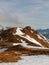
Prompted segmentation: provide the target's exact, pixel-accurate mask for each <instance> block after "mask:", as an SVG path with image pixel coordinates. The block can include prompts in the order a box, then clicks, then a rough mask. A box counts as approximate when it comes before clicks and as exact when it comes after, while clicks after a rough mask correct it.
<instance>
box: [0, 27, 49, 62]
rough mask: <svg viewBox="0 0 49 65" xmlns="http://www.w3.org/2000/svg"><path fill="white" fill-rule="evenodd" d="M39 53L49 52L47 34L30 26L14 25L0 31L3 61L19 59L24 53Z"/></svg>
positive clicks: (0, 47) (0, 54) (0, 48)
mask: <svg viewBox="0 0 49 65" xmlns="http://www.w3.org/2000/svg"><path fill="white" fill-rule="evenodd" d="M2 49H3V51H2ZM39 54H49V42H48V40H47V39H46V37H45V36H43V35H42V34H40V33H38V32H37V31H35V30H34V29H32V28H31V27H30V26H27V27H25V28H20V27H13V28H9V29H4V30H2V31H1V32H0V58H2V60H1V59H0V61H1V62H5V61H6V62H9V61H11V62H13V61H17V60H20V59H21V58H20V56H22V55H39ZM6 56H8V57H6ZM16 57H17V58H16ZM4 58H5V59H6V60H5V59H4Z"/></svg>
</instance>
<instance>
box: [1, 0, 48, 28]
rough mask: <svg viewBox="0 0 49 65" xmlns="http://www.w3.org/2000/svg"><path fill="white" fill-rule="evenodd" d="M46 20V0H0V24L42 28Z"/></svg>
mask: <svg viewBox="0 0 49 65" xmlns="http://www.w3.org/2000/svg"><path fill="white" fill-rule="evenodd" d="M48 21H49V1H48V0H0V24H3V25H4V24H5V25H11V26H16V25H18V26H19V25H20V26H25V25H31V26H33V27H35V28H40V27H41V28H42V27H45V24H46V23H48ZM41 22H42V23H43V24H42V23H41ZM48 24H49V23H48ZM47 27H48V26H47Z"/></svg>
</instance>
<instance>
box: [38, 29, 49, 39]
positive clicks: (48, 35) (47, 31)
mask: <svg viewBox="0 0 49 65" xmlns="http://www.w3.org/2000/svg"><path fill="white" fill-rule="evenodd" d="M37 31H38V32H39V33H41V34H42V35H44V36H45V37H46V38H47V39H49V29H38V30H37Z"/></svg>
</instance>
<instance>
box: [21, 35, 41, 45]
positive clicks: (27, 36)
mask: <svg viewBox="0 0 49 65" xmlns="http://www.w3.org/2000/svg"><path fill="white" fill-rule="evenodd" d="M22 37H23V36H22ZM24 38H26V39H28V40H29V41H31V42H33V43H35V44H38V45H40V46H42V45H41V44H40V43H39V42H38V41H36V40H35V39H34V38H31V37H30V36H29V35H26V36H25V37H24Z"/></svg>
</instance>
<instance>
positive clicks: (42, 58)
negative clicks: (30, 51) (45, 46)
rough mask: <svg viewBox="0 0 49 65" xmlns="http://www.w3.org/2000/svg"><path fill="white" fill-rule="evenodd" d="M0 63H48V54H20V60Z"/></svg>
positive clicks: (11, 64) (40, 64) (12, 64)
mask: <svg viewBox="0 0 49 65" xmlns="http://www.w3.org/2000/svg"><path fill="white" fill-rule="evenodd" d="M0 65H49V56H48V55H37V56H22V60H19V61H18V62H16V63H0Z"/></svg>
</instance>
